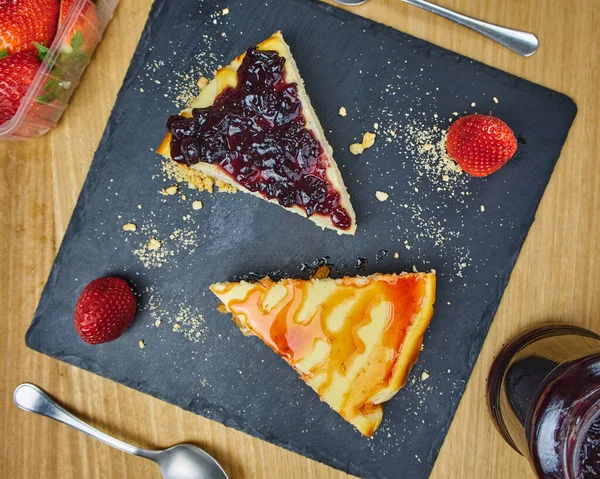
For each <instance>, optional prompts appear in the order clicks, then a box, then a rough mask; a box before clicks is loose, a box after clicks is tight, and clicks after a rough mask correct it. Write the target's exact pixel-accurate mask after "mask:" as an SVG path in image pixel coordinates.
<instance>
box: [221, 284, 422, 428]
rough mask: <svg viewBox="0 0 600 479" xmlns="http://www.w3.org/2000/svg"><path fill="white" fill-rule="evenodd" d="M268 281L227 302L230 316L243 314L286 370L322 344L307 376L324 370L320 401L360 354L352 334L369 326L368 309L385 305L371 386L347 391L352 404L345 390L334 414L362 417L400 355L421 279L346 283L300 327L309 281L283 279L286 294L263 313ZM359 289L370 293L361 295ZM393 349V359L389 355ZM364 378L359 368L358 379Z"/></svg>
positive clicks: (362, 346)
mask: <svg viewBox="0 0 600 479" xmlns="http://www.w3.org/2000/svg"><path fill="white" fill-rule="evenodd" d="M273 284H274V283H272V282H270V281H263V282H259V283H256V285H255V286H254V288H253V289H252V290H250V292H249V293H248V294H247V296H246V297H245V298H243V299H242V300H232V301H231V302H230V303H229V304H228V308H229V310H230V311H231V312H232V313H234V315H242V314H243V315H245V316H246V318H247V321H248V323H250V324H251V325H252V328H253V332H254V333H255V334H257V335H259V336H260V338H261V339H262V340H263V341H264V342H265V343H267V344H268V345H269V346H270V347H271V348H272V349H273V350H275V352H277V353H278V354H280V355H281V356H282V357H284V359H286V361H288V362H289V363H290V364H291V365H292V366H294V364H296V363H297V362H299V361H301V360H302V359H304V358H305V357H307V356H308V355H310V353H311V352H312V351H313V348H314V346H315V343H316V341H318V340H323V341H325V342H326V344H328V345H329V354H328V356H327V358H326V360H325V361H324V362H323V363H320V364H316V365H314V366H313V367H312V369H311V371H310V372H309V373H308V376H310V375H311V374H314V373H321V372H323V369H325V374H326V376H325V377H326V380H325V381H324V382H323V383H322V384H321V385H320V386H319V388H318V391H317V392H318V393H319V395H320V396H321V397H323V396H324V395H325V394H326V393H327V391H328V390H329V388H330V387H331V385H332V382H333V380H334V378H335V374H336V373H337V374H339V375H340V376H345V375H346V372H347V370H348V369H349V368H350V367H351V366H352V363H353V361H354V360H355V358H356V357H358V356H360V355H361V354H363V353H364V351H365V344H364V342H363V341H362V340H361V339H360V337H359V335H358V331H359V330H360V329H361V328H363V327H364V326H367V325H368V324H369V323H370V322H371V311H372V309H373V308H374V307H376V306H378V305H379V304H381V303H382V302H384V303H386V304H387V309H388V310H387V318H388V319H387V323H386V325H385V327H384V330H383V333H382V334H381V337H380V346H381V347H378V348H376V350H375V351H374V352H373V354H372V357H371V358H369V359H370V360H372V361H377V362H380V363H382V364H383V367H381V368H379V369H378V370H377V371H376V373H377V374H376V377H375V378H369V379H370V380H369V381H367V383H368V384H370V385H371V387H368V388H365V387H364V385H362V384H361V382H360V381H357V383H359V384H361V385H362V386H363V388H362V389H360V388H359V389H353V390H352V391H351V393H352V401H351V402H349V401H348V399H349V396H350V395H349V393H350V391H348V392H346V395H345V399H344V402H343V406H342V410H341V411H340V413H341V414H342V415H343V416H344V417H350V418H352V417H354V416H356V415H357V414H368V412H369V410H370V409H372V408H375V407H377V406H375V405H373V404H372V403H370V402H369V398H370V397H373V395H374V394H375V393H376V392H377V391H378V390H380V389H382V387H385V386H386V385H387V384H389V381H390V379H391V377H392V375H393V369H394V366H395V364H396V360H397V358H398V355H399V353H400V351H401V348H402V344H403V341H404V338H405V336H406V332H407V330H408V328H409V327H410V325H411V324H412V322H413V320H414V317H415V316H416V314H417V313H418V311H419V310H420V307H421V301H422V298H423V296H424V294H425V276H406V277H399V278H398V281H397V282H396V283H394V284H390V283H387V282H385V281H374V280H373V281H371V282H369V283H367V284H366V285H365V286H361V287H357V286H356V285H349V286H348V287H343V286H342V287H341V288H338V289H336V290H335V292H334V293H333V294H331V295H330V296H329V297H328V298H327V300H326V301H325V302H324V303H323V304H322V305H321V306H320V307H319V308H318V309H317V311H316V312H315V313H314V314H313V316H312V317H311V318H310V319H309V320H308V321H307V322H305V323H299V322H298V320H297V314H298V312H299V311H301V310H302V306H303V304H304V301H305V300H306V298H307V290H308V288H309V286H310V283H309V282H306V281H302V280H287V281H284V283H283V284H284V286H285V288H286V290H287V291H286V295H285V298H283V299H282V300H281V301H280V302H279V303H278V304H277V305H276V306H275V307H274V308H273V309H272V310H270V311H267V310H266V309H265V307H264V301H265V298H266V296H267V293H268V291H269V287H270V286H272V285H273ZM365 288H367V289H370V290H373V291H372V292H371V291H368V292H367V291H365ZM346 301H356V304H354V305H353V307H352V308H351V309H350V311H349V312H348V313H347V314H346V316H345V318H344V323H343V325H342V326H341V327H340V328H339V330H337V331H332V330H331V329H330V328H328V326H327V324H328V318H329V317H330V316H331V314H332V313H333V312H334V311H335V310H336V308H337V307H339V306H340V305H341V304H343V303H344V302H346ZM390 350H391V351H393V352H394V356H393V357H392V358H390V357H389V352H390ZM362 374H366V372H365V371H364V370H363V371H361V372H360V373H359V377H360V376H361V375H362Z"/></svg>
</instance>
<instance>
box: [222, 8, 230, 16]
mask: <svg viewBox="0 0 600 479" xmlns="http://www.w3.org/2000/svg"><path fill="white" fill-rule="evenodd" d="M221 13H223V15H229V8H224V9H223V11H222V12H221Z"/></svg>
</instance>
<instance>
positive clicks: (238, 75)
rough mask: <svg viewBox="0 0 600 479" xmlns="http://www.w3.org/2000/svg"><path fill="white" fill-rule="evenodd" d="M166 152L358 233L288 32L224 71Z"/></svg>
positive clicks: (170, 129) (172, 131) (170, 138)
mask: <svg viewBox="0 0 600 479" xmlns="http://www.w3.org/2000/svg"><path fill="white" fill-rule="evenodd" d="M158 153H160V154H161V155H163V156H165V157H167V158H171V159H172V160H174V161H175V162H177V163H179V164H180V165H184V166H187V167H188V168H192V169H194V170H196V171H199V172H201V173H202V174H204V175H207V176H209V177H212V178H216V179H218V180H221V181H224V182H225V183H228V184H230V185H232V186H235V187H236V188H238V189H240V190H242V191H245V192H246V193H251V194H253V195H255V196H258V197H259V198H262V199H264V200H267V201H269V202H272V203H277V204H279V205H281V206H282V207H284V208H286V209H288V210H290V211H293V212H295V213H299V214H301V215H302V216H305V217H308V218H310V219H311V220H312V221H313V222H315V223H316V224H317V225H319V226H321V227H322V228H330V229H334V230H336V231H337V232H338V233H339V234H343V233H347V234H354V232H355V230H356V219H355V215H354V210H353V209H352V205H351V204H350V197H349V196H348V192H347V191H346V187H345V186H344V181H343V180H342V176H341V174H340V171H339V169H338V167H337V165H336V163H335V161H334V159H333V156H332V155H333V151H332V149H331V146H330V145H329V143H328V142H327V140H326V139H325V133H324V132H323V128H322V127H321V124H320V123H319V120H318V119H317V115H316V113H315V111H314V109H313V107H312V105H311V103H310V100H309V98H308V95H307V94H306V90H305V89H304V82H303V81H302V78H301V77H300V73H299V72H298V67H297V66H296V62H295V61H294V58H293V57H292V54H291V52H290V48H289V46H288V45H287V44H286V43H285V41H284V40H283V36H282V35H281V32H276V33H275V34H274V35H273V36H271V37H270V38H268V39H267V40H265V41H264V42H262V43H260V44H259V45H257V46H256V47H252V48H250V49H248V50H247V51H246V52H245V53H244V54H242V55H240V56H239V57H237V58H236V59H235V60H234V61H233V62H231V63H230V64H229V65H228V66H226V67H224V68H222V69H220V70H218V71H217V72H216V74H215V78H214V79H213V80H212V81H211V82H209V83H208V85H207V86H206V87H205V88H204V89H203V90H202V92H201V93H200V95H199V96H198V97H197V98H196V99H195V100H194V101H193V102H192V104H191V107H190V108H189V109H187V110H184V111H182V112H181V113H180V114H179V115H174V116H172V117H170V118H169V120H168V122H167V135H166V136H165V138H164V140H163V142H162V144H161V145H160V147H159V149H158Z"/></svg>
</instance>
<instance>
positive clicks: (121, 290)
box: [75, 277, 137, 344]
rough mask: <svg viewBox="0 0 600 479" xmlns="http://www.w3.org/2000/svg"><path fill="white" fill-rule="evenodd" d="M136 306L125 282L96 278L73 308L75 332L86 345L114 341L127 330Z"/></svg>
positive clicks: (131, 292)
mask: <svg viewBox="0 0 600 479" xmlns="http://www.w3.org/2000/svg"><path fill="white" fill-rule="evenodd" d="M136 309H137V304H136V301H135V296H134V295H133V291H132V290H131V288H130V287H129V284H128V283H127V281H125V280H124V279H121V278H111V277H106V278H99V279H95V280H94V281H92V282H91V283H90V284H88V285H87V286H86V287H85V288H84V290H83V291H82V292H81V295H80V296H79V299H78V300H77V306H75V329H76V330H77V333H79V336H81V339H83V340H84V341H85V342H86V343H89V344H99V343H107V342H109V341H114V340H115V339H117V338H118V337H119V336H121V334H123V332H124V331H125V330H126V329H127V328H128V327H129V325H130V324H131V322H132V321H133V317H134V316H135V312H136Z"/></svg>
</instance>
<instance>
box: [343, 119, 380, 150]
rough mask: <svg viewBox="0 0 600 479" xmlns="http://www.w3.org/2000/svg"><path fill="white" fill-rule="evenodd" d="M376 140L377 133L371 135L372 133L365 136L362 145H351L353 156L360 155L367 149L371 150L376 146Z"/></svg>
mask: <svg viewBox="0 0 600 479" xmlns="http://www.w3.org/2000/svg"><path fill="white" fill-rule="evenodd" d="M378 127H379V125H378ZM375 138H376V135H375V133H371V132H370V131H368V132H366V133H365V134H364V135H363V139H362V143H352V144H351V145H350V153H352V154H353V155H360V154H361V153H363V152H364V151H365V150H366V149H367V148H371V147H372V146H373V145H374V144H375Z"/></svg>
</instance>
